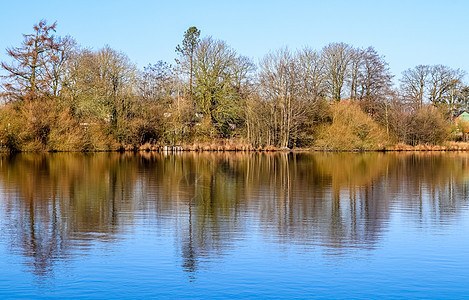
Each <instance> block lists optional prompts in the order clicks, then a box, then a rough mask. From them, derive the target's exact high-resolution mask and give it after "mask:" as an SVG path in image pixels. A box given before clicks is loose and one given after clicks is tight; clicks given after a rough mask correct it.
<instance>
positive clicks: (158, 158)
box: [0, 153, 469, 277]
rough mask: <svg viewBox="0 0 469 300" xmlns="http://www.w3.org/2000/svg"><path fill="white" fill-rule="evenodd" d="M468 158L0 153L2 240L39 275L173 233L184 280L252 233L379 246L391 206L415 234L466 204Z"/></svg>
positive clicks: (282, 239) (340, 247) (330, 245)
mask: <svg viewBox="0 0 469 300" xmlns="http://www.w3.org/2000/svg"><path fill="white" fill-rule="evenodd" d="M468 159H469V154H467V153H439V154H430V153H391V154H387V153H363V154H358V153H248V154H246V153H184V154H181V155H163V154H154V153H153V154H152V153H140V154H128V153H125V154H118V153H100V154H20V155H11V156H6V155H5V156H3V157H1V161H0V186H1V200H0V201H1V202H0V207H1V209H2V212H1V214H2V215H1V217H2V219H3V221H2V222H1V223H0V225H2V228H1V230H2V240H3V242H4V243H6V244H8V245H9V249H10V251H11V252H13V253H15V254H20V255H21V256H22V257H24V261H25V264H27V266H28V269H29V270H30V271H31V272H32V273H34V274H35V275H36V276H46V277H47V276H52V273H53V271H54V265H55V264H56V263H57V262H58V261H64V260H67V259H73V257H74V256H75V255H83V254H86V253H87V251H88V250H89V249H91V248H92V247H93V246H94V245H96V243H114V242H116V241H119V240H120V239H124V238H126V236H131V235H132V233H133V232H135V231H138V228H139V226H140V225H141V224H154V226H155V227H157V228H165V230H166V233H167V234H169V235H173V236H174V237H175V240H176V244H177V245H176V249H178V250H177V251H178V253H179V254H178V255H179V257H180V265H179V268H181V269H182V270H184V271H186V272H188V273H191V274H196V273H197V271H198V269H199V268H201V267H203V262H204V261H209V260H210V259H212V258H213V257H219V256H223V255H224V254H226V253H229V252H230V251H231V249H233V247H236V241H237V240H242V239H249V238H252V235H260V237H261V238H262V239H265V240H269V241H274V242H276V243H278V244H280V245H281V244H286V245H291V244H296V245H303V246H305V247H308V246H310V247H319V248H320V249H321V250H322V252H323V253H324V254H325V255H329V254H333V255H346V253H347V251H349V250H350V249H362V250H372V249H375V248H376V247H379V244H380V239H381V238H382V236H383V235H384V234H385V232H386V231H387V230H388V225H389V223H390V222H391V218H392V214H393V212H395V211H397V210H398V211H399V212H401V213H403V214H405V216H407V218H408V220H410V221H411V222H414V223H416V224H417V226H418V224H430V225H432V224H433V225H435V226H438V224H446V223H451V222H452V219H453V218H456V217H457V216H458V214H459V213H460V212H461V209H462V207H465V206H467V199H468V197H467V196H468V184H467V183H468V179H469V160H468ZM139 224H140V225H139ZM171 246H173V245H171Z"/></svg>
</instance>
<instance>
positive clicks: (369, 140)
mask: <svg viewBox="0 0 469 300" xmlns="http://www.w3.org/2000/svg"><path fill="white" fill-rule="evenodd" d="M331 114H332V121H331V123H329V124H325V125H322V126H320V128H319V130H318V133H317V140H316V143H315V144H316V146H319V147H321V148H325V149H329V150H379V149H383V148H384V147H386V146H388V145H389V144H390V141H389V137H388V135H387V134H386V131H385V130H384V129H382V128H381V127H380V126H379V125H378V124H377V123H376V122H374V121H373V120H372V118H371V117H370V116H368V115H367V114H366V113H364V112H363V111H362V110H361V109H360V107H359V106H358V105H357V104H354V103H342V102H341V103H337V104H334V105H332V106H331Z"/></svg>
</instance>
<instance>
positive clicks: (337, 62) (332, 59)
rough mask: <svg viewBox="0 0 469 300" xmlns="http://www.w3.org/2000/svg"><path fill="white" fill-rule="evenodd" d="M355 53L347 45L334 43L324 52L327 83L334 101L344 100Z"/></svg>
mask: <svg viewBox="0 0 469 300" xmlns="http://www.w3.org/2000/svg"><path fill="white" fill-rule="evenodd" d="M353 53H354V51H353V48H352V47H351V46H349V45H347V44H345V43H332V44H329V45H327V46H326V47H324V48H323V50H322V55H323V57H324V62H325V67H326V74H327V77H326V82H327V85H328V89H329V94H330V97H331V99H332V100H335V101H340V100H341V99H342V92H343V88H344V85H345V82H346V78H347V72H348V71H349V67H350V63H351V61H352V58H353Z"/></svg>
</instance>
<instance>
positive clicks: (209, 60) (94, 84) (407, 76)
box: [0, 21, 469, 151]
mask: <svg viewBox="0 0 469 300" xmlns="http://www.w3.org/2000/svg"><path fill="white" fill-rule="evenodd" d="M55 28H56V23H54V24H52V25H48V24H47V23H46V21H40V22H39V23H38V24H37V25H35V26H34V30H33V33H31V34H25V35H24V41H23V43H22V45H20V46H19V47H12V48H9V49H7V54H8V56H9V57H10V61H9V62H2V63H1V67H2V69H3V74H5V75H4V76H2V81H1V88H2V90H1V97H2V100H3V102H4V105H3V106H2V107H1V108H0V140H1V145H2V146H3V147H4V148H5V149H8V150H11V151H95V150H117V149H138V148H142V146H144V145H145V146H144V147H147V148H151V147H153V146H158V145H185V146H188V145H192V146H193V145H201V144H208V145H212V146H213V147H215V146H217V145H220V144H224V145H225V146H226V145H232V146H233V147H238V146H242V147H244V148H249V149H258V148H272V147H275V148H280V149H281V148H295V147H319V148H322V149H344V150H345V149H348V150H352V149H358V150H360V149H361V150H364V149H384V148H386V147H388V146H389V145H392V144H396V143H405V144H410V145H416V144H440V143H442V142H444V141H445V140H448V139H451V138H452V139H455V138H457V134H458V132H462V131H464V130H465V128H457V127H456V126H455V125H453V122H452V121H453V119H454V117H455V116H456V115H458V114H459V113H460V112H461V111H463V110H466V109H467V106H468V100H469V88H468V87H467V86H466V85H465V84H464V82H463V77H464V75H465V74H464V72H463V71H461V70H459V69H458V70H454V69H451V68H449V67H446V66H442V65H435V66H421V65H420V66H417V67H415V68H412V69H409V70H406V71H405V72H403V74H402V78H401V80H400V86H399V87H397V88H396V87H394V86H393V75H392V74H391V73H390V70H389V67H388V64H387V62H386V61H385V59H384V57H383V56H381V55H379V54H378V53H377V52H376V50H375V49H374V48H373V47H369V48H366V49H361V48H355V47H352V46H350V45H347V44H345V43H331V44H329V45H327V46H325V47H324V48H323V49H321V50H315V49H311V48H308V47H306V48H303V49H300V50H290V49H288V48H282V49H280V50H277V51H272V52H270V53H269V54H267V55H265V56H264V57H263V58H262V59H260V61H259V62H258V63H255V62H254V61H253V60H252V59H250V58H248V57H245V56H242V55H240V54H238V53H237V52H236V51H235V50H234V49H233V48H231V47H230V46H229V45H228V44H227V43H226V42H224V41H221V40H217V39H214V38H212V37H201V36H200V31H199V30H198V29H197V28H196V27H190V28H189V29H188V30H187V31H186V32H185V33H184V36H183V39H182V42H181V44H180V45H177V47H176V53H177V55H178V56H177V60H176V63H175V64H174V65H170V64H168V63H166V62H163V61H157V62H156V63H154V64H149V65H148V66H146V67H144V68H143V70H140V69H139V68H137V66H136V65H135V64H133V63H132V62H131V60H130V59H129V58H128V57H127V56H126V55H125V54H124V53H121V52H119V51H116V50H114V49H111V48H110V47H108V46H106V47H104V48H102V49H99V50H90V49H86V48H83V47H80V46H79V45H78V44H77V42H76V41H75V40H74V39H73V38H71V37H68V36H67V37H58V36H56V35H54V32H55ZM461 124H462V123H460V125H459V127H461V126H463V125H461Z"/></svg>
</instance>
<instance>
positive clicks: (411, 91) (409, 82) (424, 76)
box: [400, 65, 430, 108]
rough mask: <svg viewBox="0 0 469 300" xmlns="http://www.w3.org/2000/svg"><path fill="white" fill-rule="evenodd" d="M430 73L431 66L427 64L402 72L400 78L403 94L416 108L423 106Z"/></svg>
mask: <svg viewBox="0 0 469 300" xmlns="http://www.w3.org/2000/svg"><path fill="white" fill-rule="evenodd" d="M429 75H430V67H429V66H426V65H418V66H416V67H415V68H413V69H407V70H405V71H404V72H402V78H401V79H400V82H401V91H402V95H403V97H404V99H405V100H406V101H408V102H409V103H411V104H412V105H413V106H415V107H416V108H420V107H422V106H423V102H424V100H425V97H426V87H427V83H428V77H429Z"/></svg>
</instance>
